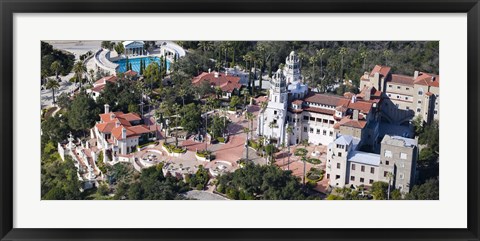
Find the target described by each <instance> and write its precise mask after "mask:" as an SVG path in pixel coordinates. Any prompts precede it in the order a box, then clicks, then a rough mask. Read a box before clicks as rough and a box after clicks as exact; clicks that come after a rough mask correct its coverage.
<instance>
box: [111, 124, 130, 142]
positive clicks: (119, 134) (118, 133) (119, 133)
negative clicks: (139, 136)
mask: <svg viewBox="0 0 480 241" xmlns="http://www.w3.org/2000/svg"><path fill="white" fill-rule="evenodd" d="M123 128H125V127H124V126H119V127H115V128H113V130H112V136H114V137H115V139H117V140H123V138H122V130H123ZM125 130H126V131H127V138H128V137H131V136H134V135H136V134H135V132H133V131H131V130H129V129H128V128H125Z"/></svg>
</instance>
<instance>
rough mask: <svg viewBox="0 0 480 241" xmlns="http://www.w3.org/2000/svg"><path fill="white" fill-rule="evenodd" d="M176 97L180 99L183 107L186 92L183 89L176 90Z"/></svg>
mask: <svg viewBox="0 0 480 241" xmlns="http://www.w3.org/2000/svg"><path fill="white" fill-rule="evenodd" d="M178 95H179V96H180V97H181V98H182V107H183V106H185V96H187V90H186V89H185V88H181V89H180V90H178Z"/></svg>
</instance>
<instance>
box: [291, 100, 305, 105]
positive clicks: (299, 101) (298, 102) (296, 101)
mask: <svg viewBox="0 0 480 241" xmlns="http://www.w3.org/2000/svg"><path fill="white" fill-rule="evenodd" d="M292 103H293V104H296V105H302V103H303V100H294V101H292Z"/></svg>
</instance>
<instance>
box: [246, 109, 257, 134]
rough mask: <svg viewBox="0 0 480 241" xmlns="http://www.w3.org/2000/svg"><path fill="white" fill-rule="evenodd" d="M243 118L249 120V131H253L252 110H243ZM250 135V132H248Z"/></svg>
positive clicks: (253, 117)
mask: <svg viewBox="0 0 480 241" xmlns="http://www.w3.org/2000/svg"><path fill="white" fill-rule="evenodd" d="M245 118H246V119H247V120H248V121H250V131H253V120H254V119H255V116H254V115H253V113H252V112H248V111H245ZM250 136H251V134H250Z"/></svg>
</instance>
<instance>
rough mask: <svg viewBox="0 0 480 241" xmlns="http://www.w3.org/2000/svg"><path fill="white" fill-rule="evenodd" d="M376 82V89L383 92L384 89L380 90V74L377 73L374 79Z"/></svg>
mask: <svg viewBox="0 0 480 241" xmlns="http://www.w3.org/2000/svg"><path fill="white" fill-rule="evenodd" d="M373 79H374V82H375V88H377V89H379V90H381V89H382V88H380V86H381V84H380V73H378V72H376V73H375V75H374V77H373Z"/></svg>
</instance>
